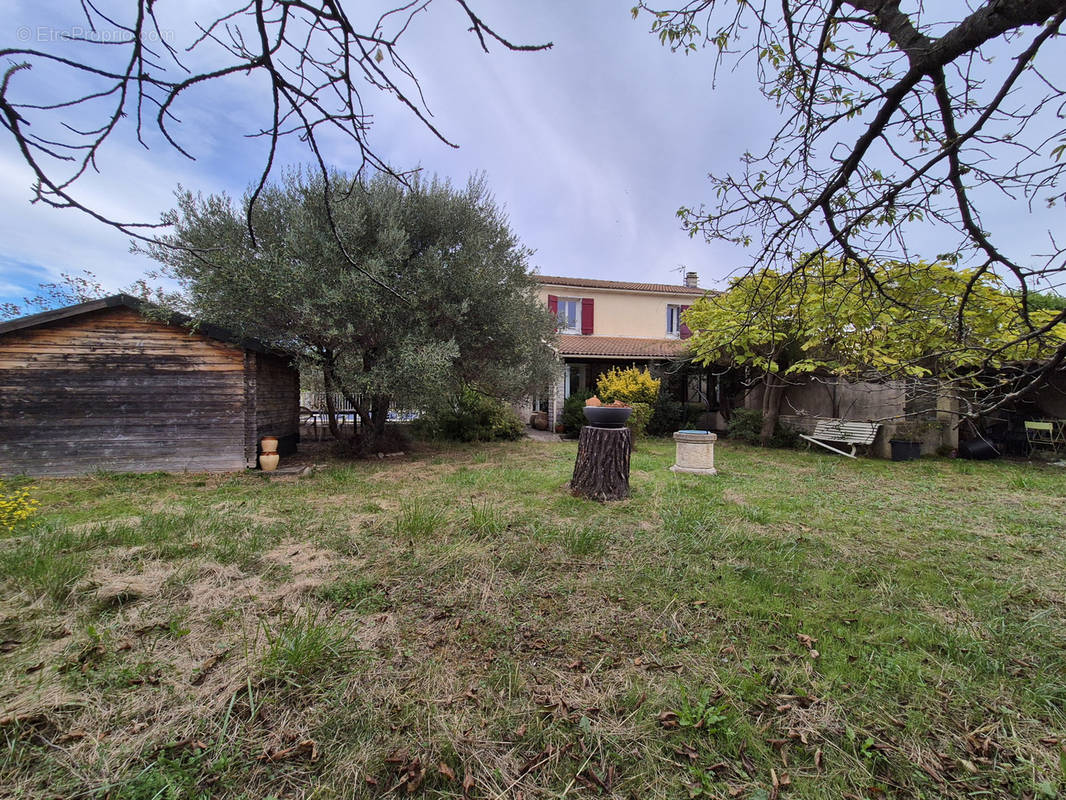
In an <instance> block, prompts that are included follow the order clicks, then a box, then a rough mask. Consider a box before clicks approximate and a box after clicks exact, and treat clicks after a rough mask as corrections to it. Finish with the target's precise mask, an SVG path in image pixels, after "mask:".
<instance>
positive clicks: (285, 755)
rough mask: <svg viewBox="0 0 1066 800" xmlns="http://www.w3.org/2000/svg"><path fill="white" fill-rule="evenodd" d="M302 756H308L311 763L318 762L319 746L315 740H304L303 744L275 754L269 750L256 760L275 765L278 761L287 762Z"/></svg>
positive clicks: (276, 751) (300, 743) (277, 751)
mask: <svg viewBox="0 0 1066 800" xmlns="http://www.w3.org/2000/svg"><path fill="white" fill-rule="evenodd" d="M302 756H307V757H308V758H309V760H311V761H318V745H317V744H315V742H314V740H313V739H304V740H303V741H302V742H299V743H297V744H294V745H293V746H292V747H286V748H284V749H282V750H275V751H273V752H271V751H269V750H268V751H267V752H265V753H263V754H262V755H261V756H259V758H258V759H256V760H257V761H265V762H267V763H270V764H273V763H275V762H277V761H287V760H288V759H290V758H300V757H302Z"/></svg>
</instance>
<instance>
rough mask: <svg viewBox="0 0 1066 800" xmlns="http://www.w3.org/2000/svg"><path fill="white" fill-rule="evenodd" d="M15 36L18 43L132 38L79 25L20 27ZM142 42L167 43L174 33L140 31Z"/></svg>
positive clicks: (123, 40)
mask: <svg viewBox="0 0 1066 800" xmlns="http://www.w3.org/2000/svg"><path fill="white" fill-rule="evenodd" d="M15 36H16V37H17V38H18V40H19V41H20V42H59V41H64V40H74V41H85V42H100V43H108V44H115V43H123V42H132V41H133V36H132V35H131V34H130V32H129V31H124V30H120V29H117V28H96V29H93V28H86V27H83V26H80V25H72V26H71V27H69V28H55V27H52V26H50V25H32V26H31V25H20V26H19V27H18V28H16V30H15ZM140 40H141V41H142V42H145V43H147V42H167V43H168V44H169V43H171V42H172V41H173V40H174V31H172V30H167V29H165V28H164V29H161V30H156V29H155V28H150V29H145V30H142V31H141V35H140Z"/></svg>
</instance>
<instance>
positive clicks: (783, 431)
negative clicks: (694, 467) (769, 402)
mask: <svg viewBox="0 0 1066 800" xmlns="http://www.w3.org/2000/svg"><path fill="white" fill-rule="evenodd" d="M761 431H762V412H761V411H757V410H755V409H753V408H736V409H734V410H733V414H732V416H730V418H729V438H730V439H739V440H740V441H742V442H747V443H748V444H754V445H757V444H760V438H759V434H760V432H761ZM799 443H800V437H799V433H797V432H796V431H794V430H793V429H792V428H789V427H787V426H785V425H782V424H781V423H780V422H778V423H777V427H775V428H774V435H773V436H771V437H770V441H769V442H767V446H768V447H779V448H792V447H796V446H798V445H799Z"/></svg>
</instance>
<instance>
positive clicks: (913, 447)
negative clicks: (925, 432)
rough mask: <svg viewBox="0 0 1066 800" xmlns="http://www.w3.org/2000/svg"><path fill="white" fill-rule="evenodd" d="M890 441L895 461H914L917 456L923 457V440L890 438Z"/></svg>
mask: <svg viewBox="0 0 1066 800" xmlns="http://www.w3.org/2000/svg"><path fill="white" fill-rule="evenodd" d="M888 443H889V445H891V447H892V460H893V461H914V460H915V459H916V458H921V455H922V443H921V442H907V441H903V440H901V439H890V440H889V442H888Z"/></svg>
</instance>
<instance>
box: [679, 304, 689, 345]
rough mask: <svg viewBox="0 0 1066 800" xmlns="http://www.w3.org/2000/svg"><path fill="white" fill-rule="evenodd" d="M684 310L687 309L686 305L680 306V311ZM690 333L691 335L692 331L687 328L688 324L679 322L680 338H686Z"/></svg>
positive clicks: (683, 311)
mask: <svg viewBox="0 0 1066 800" xmlns="http://www.w3.org/2000/svg"><path fill="white" fill-rule="evenodd" d="M686 311H688V306H681V313H682V314H684V313H685V312H686ZM691 335H692V331H690V330H689V329H688V325H686V324H685V323H684V322H682V323H681V338H682V339H687V338H688V337H690V336H691Z"/></svg>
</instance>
